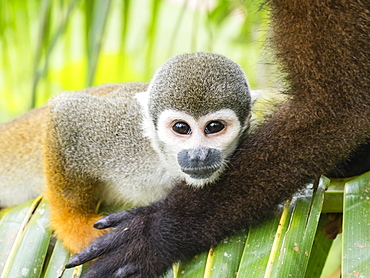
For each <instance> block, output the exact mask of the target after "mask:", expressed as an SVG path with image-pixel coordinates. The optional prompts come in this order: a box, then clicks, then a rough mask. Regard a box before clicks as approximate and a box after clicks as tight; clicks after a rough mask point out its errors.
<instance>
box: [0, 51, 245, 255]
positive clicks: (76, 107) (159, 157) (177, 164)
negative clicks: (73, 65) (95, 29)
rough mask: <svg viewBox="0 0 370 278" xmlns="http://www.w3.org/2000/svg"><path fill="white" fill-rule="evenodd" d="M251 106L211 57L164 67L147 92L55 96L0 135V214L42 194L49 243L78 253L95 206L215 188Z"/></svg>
mask: <svg viewBox="0 0 370 278" xmlns="http://www.w3.org/2000/svg"><path fill="white" fill-rule="evenodd" d="M251 102H252V100H251V94H250V90H249V86H248V83H247V80H246V78H245V76H244V73H243V71H242V70H241V68H240V67H239V66H238V65H237V64H236V63H234V62H232V61H231V60H229V59H227V58H226V57H224V56H221V55H218V54H212V53H193V54H183V55H179V56H176V57H174V58H171V59H169V60H168V61H167V62H166V63H165V64H164V65H163V66H161V67H160V68H159V69H158V71H157V72H156V73H155V75H154V77H153V79H152V80H151V82H150V84H149V85H148V84H145V83H127V84H109V85H102V86H99V87H95V88H90V89H86V90H82V91H77V92H66V93H63V94H61V95H59V96H57V97H54V98H53V99H52V100H51V101H50V102H49V104H48V105H47V106H45V107H42V108H39V109H35V110H32V111H31V112H29V113H28V114H26V115H24V116H21V117H20V118H17V119H15V120H13V121H11V122H8V123H3V124H1V125H0V163H1V166H0V191H1V192H2V194H1V196H0V206H9V205H14V204H18V203H21V202H23V201H26V200H28V199H30V198H34V197H35V196H37V195H38V194H40V193H43V191H44V190H45V192H46V197H47V199H48V201H49V204H50V207H51V223H52V227H53V228H54V229H55V233H56V234H57V236H58V237H59V238H60V239H62V240H63V242H64V244H65V246H66V247H67V249H68V250H70V251H71V252H78V251H80V250H82V249H83V248H84V247H86V246H87V245H88V243H89V242H90V241H91V240H93V239H95V238H96V237H98V236H100V235H101V234H102V231H100V230H96V229H94V228H93V223H94V222H95V221H97V220H98V219H100V218H101V216H99V215H98V214H97V213H96V212H95V208H96V205H97V203H98V201H99V200H101V201H102V202H103V204H105V205H106V206H108V207H110V208H118V207H120V206H122V205H123V204H125V205H130V206H140V205H147V204H149V203H152V202H154V201H156V200H158V199H160V198H162V197H164V196H165V195H166V193H167V192H168V190H169V188H170V187H171V185H172V183H173V182H175V181H182V180H185V181H186V182H187V184H189V185H191V186H194V187H202V186H204V185H206V184H208V183H212V182H213V181H215V180H216V179H217V178H218V177H219V175H220V174H221V173H222V172H223V170H224V169H225V166H226V165H227V162H228V161H229V159H230V158H231V156H232V154H233V153H234V151H235V149H236V147H237V145H238V143H239V142H240V140H241V138H243V136H244V135H245V134H246V131H247V130H248V128H249V126H250V117H251ZM44 185H46V188H44Z"/></svg>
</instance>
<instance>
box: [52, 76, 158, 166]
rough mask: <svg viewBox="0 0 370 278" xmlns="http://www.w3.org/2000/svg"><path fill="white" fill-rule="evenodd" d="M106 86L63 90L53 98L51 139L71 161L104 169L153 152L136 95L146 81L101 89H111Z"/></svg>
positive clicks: (143, 87)
mask: <svg viewBox="0 0 370 278" xmlns="http://www.w3.org/2000/svg"><path fill="white" fill-rule="evenodd" d="M141 84H143V83H141ZM104 88H107V87H106V85H103V87H97V88H95V89H94V88H92V89H89V90H93V91H89V92H87V91H77V92H67V93H63V94H61V95H59V96H57V97H55V98H53V99H52V100H51V101H50V102H49V108H50V110H49V111H50V114H49V117H48V129H49V133H48V136H49V141H50V140H51V141H53V142H54V143H55V144H57V145H56V146H57V148H59V149H60V151H61V152H62V153H64V154H65V156H66V159H67V163H73V164H75V163H82V164H84V165H94V168H96V169H104V168H106V167H111V166H114V167H115V166H116V165H111V164H118V163H121V164H122V163H123V162H120V160H122V161H125V160H126V159H128V158H131V159H132V157H135V156H138V155H140V154H141V153H143V152H146V153H148V154H153V150H152V149H151V146H150V142H149V140H148V139H147V138H145V137H144V136H143V131H142V124H141V123H142V121H143V118H144V113H143V110H142V108H141V106H140V104H139V102H138V101H137V99H136V98H135V94H136V93H137V92H140V91H141V90H143V89H145V88H146V85H145V84H143V85H140V84H139V85H138V84H135V83H128V84H117V85H109V87H108V90H109V91H110V93H107V94H105V95H104V94H102V93H99V92H100V91H104V92H107V90H105V89H104ZM47 142H48V140H47ZM153 155H154V154H153ZM81 160H83V161H81ZM130 165H132V164H130ZM117 167H118V166H117Z"/></svg>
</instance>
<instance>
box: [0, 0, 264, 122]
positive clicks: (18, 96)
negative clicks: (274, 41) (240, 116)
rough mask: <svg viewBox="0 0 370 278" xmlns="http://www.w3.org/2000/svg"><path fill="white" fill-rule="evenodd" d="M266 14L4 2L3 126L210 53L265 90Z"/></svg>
mask: <svg viewBox="0 0 370 278" xmlns="http://www.w3.org/2000/svg"><path fill="white" fill-rule="evenodd" d="M266 18H267V12H266V11H265V10H262V11H261V10H260V2H259V1H242V0H235V1H229V0H198V1H196V0H195V1H193V0H136V1H132V0H89V1H87V0H84V1H83V0H29V1H24V0H12V1H10V0H4V1H1V2H0V122H2V121H5V120H9V119H11V118H12V117H14V116H17V115H19V114H21V113H24V112H26V111H27V110H29V109H31V108H33V107H35V106H40V105H43V104H45V103H46V101H47V99H48V98H50V97H51V96H52V95H54V94H56V93H58V92H60V91H64V90H79V89H81V88H84V87H87V86H91V85H97V84H101V83H107V82H126V81H149V80H150V77H151V76H152V74H153V73H154V71H155V69H156V68H158V67H159V66H160V65H161V64H162V63H163V62H164V61H165V60H166V59H168V58H169V57H171V56H173V55H176V54H179V53H185V52H194V51H212V52H217V53H220V54H223V55H225V56H227V57H229V58H231V59H233V60H234V61H236V62H238V63H239V64H240V65H241V66H242V67H243V68H244V70H245V72H246V75H247V76H248V79H249V81H250V84H251V87H252V88H262V87H266V84H268V76H269V70H268V66H267V63H266V61H265V60H263V58H261V57H262V56H261V53H262V51H263V43H264V41H265V39H266V29H267V25H268V23H267V20H266Z"/></svg>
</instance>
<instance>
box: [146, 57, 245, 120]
mask: <svg viewBox="0 0 370 278" xmlns="http://www.w3.org/2000/svg"><path fill="white" fill-rule="evenodd" d="M148 90H149V113H150V116H151V117H152V119H153V121H154V124H155V125H157V121H158V116H159V113H160V112H162V111H164V110H166V109H172V110H179V111H185V112H186V113H189V114H190V115H192V116H193V117H195V118H198V117H201V116H203V115H204V114H207V113H210V112H212V111H217V110H220V109H226V108H229V109H232V110H233V111H235V113H236V114H237V116H238V118H239V120H240V122H244V121H245V119H246V118H247V117H248V115H249V113H250V109H251V98H250V93H249V86H248V82H247V80H246V78H245V75H244V72H243V71H242V69H241V68H240V66H239V65H238V64H236V63H235V62H233V61H231V60H230V59H228V58H226V57H225V56H222V55H219V54H215V53H204V52H198V53H189V54H181V55H177V56H175V57H173V58H171V59H169V60H167V61H166V62H165V63H164V64H163V65H162V66H161V67H160V68H159V69H158V70H157V72H156V73H155V75H154V77H153V79H152V81H151V82H150V85H149V88H148Z"/></svg>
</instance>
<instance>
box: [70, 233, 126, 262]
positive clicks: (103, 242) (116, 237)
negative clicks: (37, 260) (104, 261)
mask: <svg viewBox="0 0 370 278" xmlns="http://www.w3.org/2000/svg"><path fill="white" fill-rule="evenodd" d="M125 231H126V228H125V229H122V230H118V229H117V230H114V231H111V232H110V233H108V234H105V235H103V236H101V237H99V238H97V239H96V240H95V241H93V242H92V243H91V244H90V245H89V246H88V247H87V248H85V249H84V250H82V251H81V252H80V253H78V254H76V255H75V256H73V257H72V258H71V259H70V260H69V262H68V263H67V264H66V268H71V267H75V266H77V265H80V264H83V263H86V262H88V261H91V260H93V259H95V258H97V257H100V256H101V255H104V254H106V253H109V252H110V251H112V250H114V249H117V248H119V246H120V245H121V244H123V242H124V241H125V238H126V237H124V236H123V235H122V233H123V232H125Z"/></svg>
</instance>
